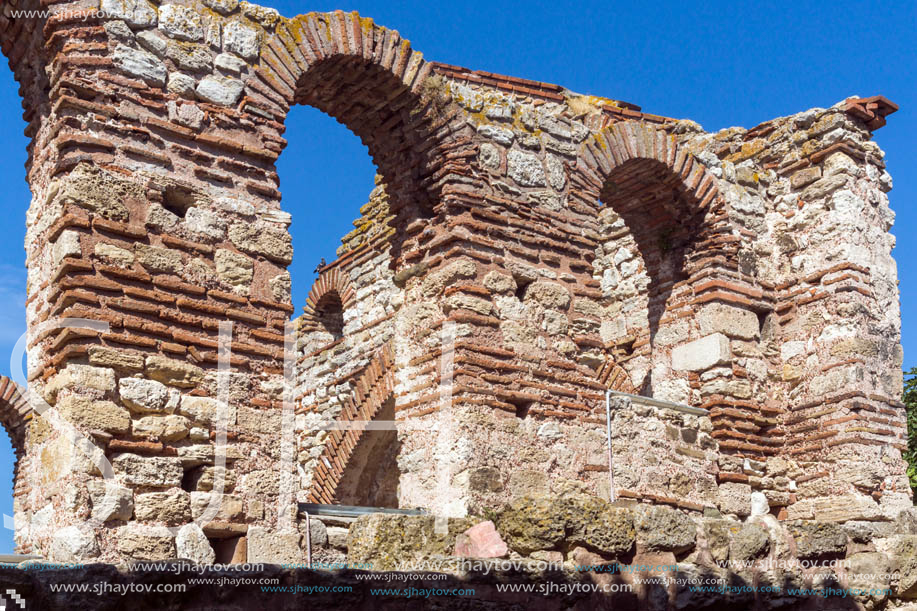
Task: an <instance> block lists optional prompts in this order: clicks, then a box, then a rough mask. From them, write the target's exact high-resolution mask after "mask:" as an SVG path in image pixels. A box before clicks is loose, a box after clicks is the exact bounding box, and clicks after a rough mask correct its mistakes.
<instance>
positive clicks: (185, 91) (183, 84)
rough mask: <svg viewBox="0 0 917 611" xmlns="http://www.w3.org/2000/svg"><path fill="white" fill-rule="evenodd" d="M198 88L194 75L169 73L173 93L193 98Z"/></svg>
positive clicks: (169, 86) (169, 85)
mask: <svg viewBox="0 0 917 611" xmlns="http://www.w3.org/2000/svg"><path fill="white" fill-rule="evenodd" d="M196 88H197V81H196V80H194V77H193V76H188V75H187V74H182V73H181V72H172V73H171V74H169V83H168V85H166V89H168V90H169V91H170V92H171V93H177V94H178V95H180V96H181V97H183V98H188V99H192V98H194V96H195V89H196ZM151 210H152V208H151ZM176 222H177V219H176Z"/></svg>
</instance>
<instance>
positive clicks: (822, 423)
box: [0, 0, 911, 561]
mask: <svg viewBox="0 0 917 611" xmlns="http://www.w3.org/2000/svg"><path fill="white" fill-rule="evenodd" d="M26 4H28V3H26ZM45 4H47V5H48V6H49V7H50V8H51V9H52V11H53V12H54V13H55V15H54V16H52V17H48V18H37V17H29V18H19V17H15V18H9V19H7V18H6V17H4V18H3V19H0V28H2V32H3V34H2V36H0V45H2V47H3V50H4V53H5V54H6V55H7V57H8V58H9V60H10V62H11V65H12V66H13V69H14V74H15V75H16V77H17V79H19V81H20V83H21V85H22V92H23V95H24V99H25V104H24V106H25V107H26V108H27V111H26V114H25V118H26V121H27V122H28V123H29V127H28V130H27V133H28V134H29V135H30V136H31V138H32V144H31V146H30V159H29V164H28V167H27V171H28V180H29V184H30V186H31V189H32V194H33V199H32V202H31V205H30V208H29V212H28V216H27V219H28V228H27V237H26V255H27V265H28V267H29V275H28V299H27V304H26V307H27V319H28V325H29V337H28V347H27V348H28V371H27V374H26V375H25V376H24V377H25V378H27V381H28V386H29V391H30V392H29V405H30V406H31V409H32V412H31V414H32V416H33V417H31V418H29V417H28V416H29V414H28V413H25V412H26V411H28V410H20V409H18V408H16V409H15V410H13V409H11V407H10V406H12V405H14V404H16V405H19V406H20V407H21V402H16V401H9V400H8V401H6V403H5V405H0V416H2V418H0V421H2V422H3V423H4V425H5V426H7V427H8V428H10V429H11V430H12V432H13V435H14V437H15V439H16V440H17V444H19V445H17V448H19V449H20V450H21V457H20V462H19V464H18V467H17V482H16V495H17V497H16V512H17V528H16V531H17V532H16V539H17V545H18V546H19V549H20V550H21V551H23V552H36V553H40V554H42V555H45V556H49V557H53V558H55V559H70V558H98V559H101V560H104V561H110V560H115V559H158V558H170V557H176V556H183V557H191V558H194V559H197V560H202V561H207V560H211V559H213V558H216V559H218V560H222V559H227V560H228V559H232V558H237V559H238V558H239V557H241V556H242V555H247V556H248V557H250V558H259V559H271V558H273V557H275V556H276V557H280V556H283V557H287V556H289V555H292V556H301V553H302V552H301V549H300V546H301V534H300V530H299V528H300V525H298V524H297V523H296V520H297V511H296V505H295V503H296V501H312V502H323V503H333V502H335V501H340V500H341V497H342V496H343V497H344V498H347V499H350V500H351V501H352V502H355V500H360V502H369V500H368V499H383V500H384V502H385V503H387V504H398V505H399V506H402V507H423V508H426V509H429V510H431V511H433V512H434V513H436V514H437V515H439V516H441V517H451V518H454V519H462V518H464V517H466V516H468V515H475V514H477V515H480V514H482V513H483V512H484V511H486V510H487V509H488V508H492V507H494V506H495V505H498V504H502V503H504V502H511V501H512V500H513V499H514V498H517V497H519V496H520V495H524V494H527V493H532V492H544V491H548V490H551V491H555V492H563V491H566V492H570V493H572V492H577V493H592V494H597V495H601V496H604V495H605V494H606V493H608V490H607V488H604V489H603V486H607V481H608V478H607V476H608V473H607V472H603V471H602V469H603V468H604V465H605V464H606V463H605V462H604V454H605V451H606V448H605V445H604V444H605V443H607V442H606V440H605V437H604V433H603V427H604V413H603V411H604V396H605V391H606V390H608V389H609V388H612V389H615V390H619V391H625V392H629V393H638V394H643V395H647V396H654V397H656V398H658V399H664V400H669V401H675V402H678V403H682V404H687V405H689V406H691V407H694V408H702V409H705V410H708V414H709V420H707V419H706V418H707V417H706V416H703V417H701V416H698V417H696V419H695V420H691V419H690V418H688V419H687V420H686V419H685V418H684V417H682V416H673V415H671V414H666V413H661V412H660V413H657V412H656V411H653V410H650V411H646V410H644V408H643V407H639V406H636V405H635V406H634V407H633V408H632V409H621V410H616V417H615V418H616V419H615V425H616V429H615V430H616V431H618V433H617V434H618V435H620V436H623V437H621V438H620V439H619V440H618V443H621V442H622V441H623V440H624V439H629V440H632V441H629V442H628V443H623V444H621V445H624V446H625V447H623V448H621V455H622V456H625V457H626V458H625V459H624V462H623V464H621V465H620V466H621V467H622V471H621V473H620V474H618V473H615V477H616V481H618V482H621V484H620V490H616V492H617V493H619V494H620V496H622V497H626V498H632V499H633V500H635V501H636V500H645V501H652V502H654V503H662V504H668V505H673V506H679V507H682V508H686V509H698V510H699V509H702V508H704V507H708V506H709V507H711V508H712V507H718V508H719V509H720V510H725V511H728V512H729V513H734V514H736V515H745V514H747V513H749V512H750V511H751V501H750V499H751V498H753V497H752V494H753V492H759V493H761V494H763V495H764V497H763V498H765V499H766V501H767V505H768V507H767V511H766V513H773V514H774V515H775V516H776V517H777V518H779V519H809V518H814V519H822V520H837V519H851V520H853V519H856V520H861V519H869V520H880V521H881V520H888V519H893V518H894V516H896V515H897V514H898V513H899V512H900V510H901V509H902V508H903V507H905V506H908V505H909V504H910V502H911V493H910V490H909V489H908V487H907V481H906V478H905V476H904V463H903V461H902V459H901V449H902V448H903V447H904V435H905V425H904V415H903V409H902V405H901V404H900V402H899V401H898V399H899V394H898V393H899V392H900V386H901V378H900V364H901V352H900V346H899V335H900V330H899V311H898V307H897V302H896V295H897V293H896V278H895V269H894V262H893V260H892V259H891V257H890V251H891V247H892V245H893V244H892V238H891V237H890V236H889V234H888V230H889V228H890V226H891V221H892V214H891V212H890V210H889V208H888V198H887V196H886V195H885V193H886V192H887V191H888V189H889V188H890V187H891V182H890V178H888V175H887V174H886V173H885V172H884V163H883V161H882V153H881V151H880V150H879V148H878V147H877V146H876V145H875V144H874V143H873V142H871V140H870V138H871V132H872V131H874V130H875V129H877V128H879V127H881V126H882V125H883V124H884V121H885V120H884V117H885V116H886V115H888V114H890V113H891V112H894V110H896V107H895V106H894V105H893V104H891V103H890V102H888V101H887V100H885V99H884V98H879V97H876V98H851V99H848V100H845V101H844V102H841V103H839V104H838V105H836V106H834V107H831V108H828V109H814V110H811V111H806V112H804V113H801V114H798V115H794V116H792V117H786V118H780V119H775V120H773V121H769V122H767V123H764V124H761V125H759V126H757V127H754V128H752V129H750V130H745V129H740V128H732V129H728V130H724V131H722V132H719V133H715V134H707V133H705V132H703V131H702V130H701V129H700V127H699V126H697V125H696V124H695V123H693V122H690V121H684V120H682V121H679V120H674V119H668V118H665V117H660V116H656V115H652V114H649V113H643V112H641V111H640V109H639V108H638V107H636V106H634V105H633V104H629V103H626V102H620V101H615V100H611V99H606V98H599V97H595V96H586V95H580V94H577V93H574V92H571V91H569V90H566V89H564V88H563V87H560V86H558V85H552V84H548V83H540V82H536V81H529V80H524V79H517V78H514V77H506V76H500V75H494V74H491V73H487V72H478V71H471V70H468V69H465V68H460V67H457V66H449V65H445V64H439V63H435V62H428V61H426V60H425V59H424V58H423V56H422V54H421V53H419V52H418V51H416V50H414V49H413V48H412V47H411V45H410V44H409V43H408V42H407V41H406V40H404V39H402V38H401V36H400V34H398V32H396V31H394V30H390V29H387V28H384V27H380V26H378V25H376V24H375V23H373V22H372V20H370V19H366V18H363V17H360V16H359V15H357V14H356V13H349V14H348V13H343V12H339V11H338V12H334V13H310V14H307V15H302V16H299V17H295V18H290V19H288V18H284V17H281V16H280V15H278V14H277V13H276V12H275V11H273V10H271V9H265V8H262V7H258V6H255V5H252V4H248V3H246V2H242V3H236V2H234V1H233V2H215V1H211V0H206V1H205V2H204V3H203V4H201V3H199V2H197V1H196V0H194V1H192V0H189V1H187V2H185V1H180V2H172V3H163V4H155V3H152V2H148V1H147V0H129V1H127V2H109V1H108V0H102V3H101V5H98V6H97V5H95V4H93V3H90V4H89V5H87V4H85V3H82V2H80V3H77V2H73V3H68V2H50V3H45ZM97 8H101V9H102V12H101V13H100V12H97V11H95V10H94V9H97ZM22 49H26V50H34V51H35V52H28V53H27V52H25V51H23V50H22ZM294 104H308V105H311V106H314V107H316V108H319V109H320V110H323V111H325V112H327V113H328V114H330V115H332V116H333V117H335V118H336V119H337V120H339V121H340V122H342V123H343V124H345V125H347V126H348V128H349V129H351V131H353V132H354V133H355V134H356V135H357V136H358V137H360V138H361V140H362V141H363V142H364V143H365V144H366V145H367V147H368V148H369V151H370V154H371V155H372V157H373V159H374V161H375V163H376V166H377V168H378V171H379V178H378V180H377V183H378V186H377V188H376V190H374V192H373V193H372V194H371V195H370V201H369V203H368V204H367V205H366V206H364V207H362V208H361V214H362V216H361V218H360V219H358V220H357V221H356V222H355V231H354V232H352V233H350V234H348V235H347V236H345V237H344V240H343V245H342V248H341V250H340V251H339V252H338V255H339V256H338V258H337V259H336V260H335V261H332V262H330V263H328V264H324V265H322V266H321V267H320V269H319V270H318V279H317V280H316V283H315V286H314V287H313V289H312V291H311V293H310V295H309V298H308V305H307V307H306V311H305V312H304V313H303V315H302V316H301V317H300V318H298V319H297V320H296V322H295V324H292V322H291V320H290V316H291V314H292V313H293V308H292V306H291V301H292V299H291V295H290V285H291V283H290V277H289V273H288V272H287V271H286V266H287V265H288V264H289V263H290V261H291V260H292V256H293V252H292V246H291V239H290V234H289V231H290V225H291V223H292V222H293V219H292V218H291V216H290V215H289V214H288V213H286V212H284V211H283V210H282V209H281V203H280V202H281V194H280V191H279V190H278V189H279V178H278V176H277V172H276V167H275V165H274V164H275V161H276V159H277V158H278V156H279V155H280V154H281V152H282V150H283V148H284V146H285V144H286V141H285V140H284V138H283V132H284V119H285V116H286V113H287V111H288V110H289V108H290V107H291V106H292V105H294ZM66 319H83V320H88V321H90V322H91V323H95V324H88V323H81V324H82V326H79V327H73V326H70V327H66V326H64V327H62V326H61V325H65V324H70V323H64V322H63V321H64V320H66ZM230 327H231V337H229V330H230ZM221 330H223V334H222V335H223V338H224V344H223V347H224V348H228V349H231V352H232V354H231V356H229V357H228V361H227V366H226V367H224V368H222V369H221V368H220V366H219V362H220V358H219V356H220V351H221V343H220V342H221V339H220V338H221ZM223 354H224V356H227V350H223ZM285 378H286V381H285ZM17 382H22V383H24V382H26V380H25V379H23V380H18V379H17ZM23 391H24V389H23ZM10 396H11V397H12V395H10ZM8 399H9V397H8ZM43 402H47V403H48V404H49V405H50V406H51V407H52V408H53V409H51V410H47V409H46V408H45V407H44V403H43ZM14 411H15V413H14ZM373 420H376V422H374V423H373V426H369V425H368V424H367V423H368V422H370V421H373ZM381 420H385V421H387V422H394V424H393V425H392V424H389V425H382V424H381V422H380V421H381ZM26 422H27V423H28V424H27V425H26V424H25V423H26ZM329 423H333V426H331V427H328V426H327V425H328V424H329ZM377 425H378V426H377ZM379 426H382V428H388V429H392V427H394V430H385V431H378V430H372V429H374V428H379ZM642 429H645V431H646V433H647V434H643V435H641V434H638V431H641V430H642ZM650 432H652V434H649V433H650ZM673 436H674V437H675V438H674V439H673V438H672V437H673ZM74 438H75V439H77V440H82V441H81V442H80V443H81V444H82V445H81V448H82V449H76V448H75V447H74V445H73V443H72V439H74ZM380 439H382V441H380ZM93 448H95V449H93ZM679 450H681V452H679ZM617 451H618V450H617V449H616V452H617ZM370 464H372V465H373V468H375V469H377V470H378V469H379V468H380V467H379V464H385V465H390V467H386V468H385V469H382V472H380V473H379V475H378V477H377V476H372V477H369V475H368V474H366V477H365V478H364V473H362V472H360V471H361V468H360V467H359V465H370ZM363 470H365V469H363ZM364 479H365V480H366V481H371V482H372V484H371V487H372V489H373V490H374V491H375V492H372V494H369V495H368V496H367V495H363V496H360V494H359V489H360V488H361V487H363V484H361V482H363V481H364ZM106 480H109V484H111V485H106V483H105V481H106ZM221 489H222V490H223V491H224V492H225V495H223V496H220V495H219V493H218V492H216V493H215V492H214V491H219V490H221ZM754 498H761V497H754ZM211 501H213V503H214V504H213V506H212V508H213V511H208V507H210V506H211ZM379 502H381V501H379ZM746 510H747V511H746ZM291 550H293V551H291Z"/></svg>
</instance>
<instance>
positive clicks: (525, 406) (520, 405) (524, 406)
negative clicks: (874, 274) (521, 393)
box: [509, 399, 533, 420]
mask: <svg viewBox="0 0 917 611" xmlns="http://www.w3.org/2000/svg"><path fill="white" fill-rule="evenodd" d="M509 403H511V404H512V405H513V406H515V408H516V418H519V419H520V420H525V419H526V418H528V416H529V410H530V409H531V407H532V403H533V402H532V401H524V400H521V399H519V400H511V401H510V402H509Z"/></svg>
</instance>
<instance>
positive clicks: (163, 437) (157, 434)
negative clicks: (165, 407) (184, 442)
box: [132, 414, 191, 441]
mask: <svg viewBox="0 0 917 611" xmlns="http://www.w3.org/2000/svg"><path fill="white" fill-rule="evenodd" d="M132 429H133V433H134V435H135V436H137V437H144V438H148V439H157V440H159V441H179V440H181V439H184V438H185V437H187V436H188V434H189V433H190V432H191V421H190V420H188V419H187V418H185V417H184V416H178V415H175V414H170V415H168V416H144V417H143V418H140V419H139V420H134V422H133V424H132Z"/></svg>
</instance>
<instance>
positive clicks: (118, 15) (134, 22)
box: [100, 0, 158, 28]
mask: <svg viewBox="0 0 917 611" xmlns="http://www.w3.org/2000/svg"><path fill="white" fill-rule="evenodd" d="M100 8H101V10H102V12H103V13H105V14H106V15H108V16H109V17H110V18H113V19H123V20H124V22H125V23H127V24H128V25H130V26H133V27H136V28H145V27H149V26H152V25H156V21H157V19H158V14H157V12H156V7H155V6H154V5H153V4H151V3H150V2H148V1H147V0H102V4H101V7H100Z"/></svg>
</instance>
